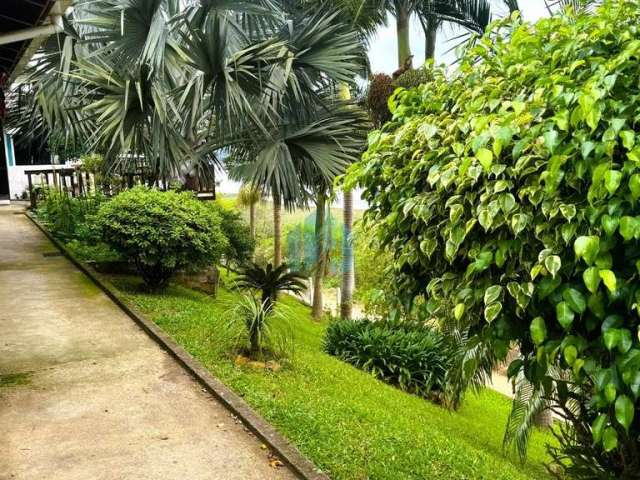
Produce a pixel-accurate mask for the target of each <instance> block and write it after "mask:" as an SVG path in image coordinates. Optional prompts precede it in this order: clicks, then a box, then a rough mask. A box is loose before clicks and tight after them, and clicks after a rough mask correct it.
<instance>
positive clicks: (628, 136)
mask: <svg viewBox="0 0 640 480" xmlns="http://www.w3.org/2000/svg"><path fill="white" fill-rule="evenodd" d="M620 138H621V139H622V145H623V146H624V148H626V149H627V150H631V149H633V147H634V145H635V144H636V134H635V132H634V131H633V130H623V131H621V132H620Z"/></svg>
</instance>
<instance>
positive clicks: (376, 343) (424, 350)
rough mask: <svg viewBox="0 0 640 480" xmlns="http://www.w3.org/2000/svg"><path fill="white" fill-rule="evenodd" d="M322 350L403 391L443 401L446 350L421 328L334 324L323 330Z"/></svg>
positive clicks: (448, 360)
mask: <svg viewBox="0 0 640 480" xmlns="http://www.w3.org/2000/svg"><path fill="white" fill-rule="evenodd" d="M324 350H325V352H327V353H328V354H330V355H334V356H336V357H338V358H340V359H341V360H344V361H345V362H347V363H350V364H352V365H354V366H356V367H358V368H361V369H363V370H366V371H367V372H370V373H372V374H373V375H374V376H375V377H376V378H378V379H380V380H384V381H385V382H387V383H390V384H392V385H395V386H397V387H399V388H400V389H402V390H404V391H407V392H410V393H414V394H417V395H421V396H424V397H428V398H431V399H434V400H437V401H442V400H443V398H442V394H443V393H444V390H445V384H444V382H445V377H446V374H447V371H448V369H449V367H450V365H451V352H450V347H449V346H448V345H447V342H446V341H445V338H444V337H443V336H442V334H440V333H439V332H437V331H435V330H432V329H430V328H428V327H426V326H425V325H418V324H416V325H412V324H408V323H397V322H387V321H370V320H337V321H334V322H332V323H331V324H330V325H329V327H328V328H327V332H326V335H325V338H324Z"/></svg>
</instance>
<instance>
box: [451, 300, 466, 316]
mask: <svg viewBox="0 0 640 480" xmlns="http://www.w3.org/2000/svg"><path fill="white" fill-rule="evenodd" d="M462 315H464V303H458V304H457V305H456V306H455V308H454V309H453V316H454V318H455V319H456V320H460V319H461V318H462Z"/></svg>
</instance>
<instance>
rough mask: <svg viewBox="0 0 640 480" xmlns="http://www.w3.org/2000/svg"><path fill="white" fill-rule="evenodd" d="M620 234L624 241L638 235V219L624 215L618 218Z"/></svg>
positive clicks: (639, 230)
mask: <svg viewBox="0 0 640 480" xmlns="http://www.w3.org/2000/svg"><path fill="white" fill-rule="evenodd" d="M620 235H622V238H624V239H625V240H626V241H629V240H633V239H634V238H637V237H638V236H640V220H638V219H637V218H636V217H630V216H624V217H622V218H621V219H620Z"/></svg>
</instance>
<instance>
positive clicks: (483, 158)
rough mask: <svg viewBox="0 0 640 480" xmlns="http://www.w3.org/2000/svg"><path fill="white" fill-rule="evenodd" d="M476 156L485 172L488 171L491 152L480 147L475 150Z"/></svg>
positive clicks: (490, 162) (491, 157) (491, 161)
mask: <svg viewBox="0 0 640 480" xmlns="http://www.w3.org/2000/svg"><path fill="white" fill-rule="evenodd" d="M476 158H477V159H478V161H479V162H480V165H482V168H484V171H485V172H489V171H490V170H491V164H492V163H493V152H492V151H491V150H488V149H486V148H481V149H479V150H478V151H477V152H476Z"/></svg>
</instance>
